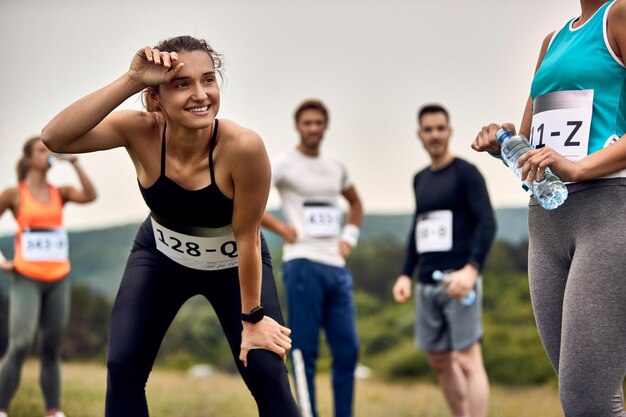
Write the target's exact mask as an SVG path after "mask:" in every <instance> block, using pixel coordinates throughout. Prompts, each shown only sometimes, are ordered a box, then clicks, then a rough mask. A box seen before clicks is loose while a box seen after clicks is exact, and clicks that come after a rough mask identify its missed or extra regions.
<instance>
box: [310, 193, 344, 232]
mask: <svg viewBox="0 0 626 417" xmlns="http://www.w3.org/2000/svg"><path fill="white" fill-rule="evenodd" d="M302 213H303V215H304V234H305V236H307V237H315V238H319V237H337V236H339V234H340V233H341V217H342V216H341V210H340V209H339V207H337V206H336V205H334V204H332V203H326V202H305V203H304V206H303V208H302Z"/></svg>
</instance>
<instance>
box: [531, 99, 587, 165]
mask: <svg viewBox="0 0 626 417" xmlns="http://www.w3.org/2000/svg"><path fill="white" fill-rule="evenodd" d="M592 113H593V90H573V91H554V92H552V93H547V94H543V95H541V96H539V97H537V98H535V101H534V102H533V121H532V129H531V132H530V144H531V145H532V146H533V147H534V148H537V149H538V148H541V147H543V146H549V147H551V148H554V150H556V151H557V152H558V153H559V154H561V155H562V156H564V157H565V158H567V159H569V160H572V161H577V160H579V159H581V158H584V157H585V156H587V152H588V149H589V131H590V129H591V115H592Z"/></svg>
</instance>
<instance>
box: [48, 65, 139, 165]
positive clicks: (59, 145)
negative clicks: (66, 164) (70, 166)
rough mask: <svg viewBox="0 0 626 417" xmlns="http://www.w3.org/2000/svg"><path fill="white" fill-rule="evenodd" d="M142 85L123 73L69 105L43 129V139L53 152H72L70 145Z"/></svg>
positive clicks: (136, 91)
mask: <svg viewBox="0 0 626 417" xmlns="http://www.w3.org/2000/svg"><path fill="white" fill-rule="evenodd" d="M143 88H144V86H143V85H141V84H139V83H138V82H136V81H133V80H132V79H131V78H130V77H129V76H128V74H124V75H122V76H121V77H119V78H118V79H116V80H115V81H113V82H112V83H110V84H108V85H107V86H105V87H103V88H101V89H99V90H97V91H94V92H93V93H91V94H89V95H87V96H85V97H83V98H81V99H80V100H78V101H76V102H74V103H73V104H71V105H69V106H68V107H66V108H65V109H64V110H62V111H61V112H60V113H59V114H57V115H56V116H55V117H54V118H53V119H52V120H51V121H50V122H49V123H48V124H47V125H46V126H45V127H44V128H43V130H42V132H41V139H42V140H43V142H44V143H45V144H46V146H47V147H48V148H50V149H51V150H52V151H54V152H60V153H62V152H71V151H72V149H71V147H70V146H69V145H71V144H72V143H73V142H75V141H76V140H78V139H80V138H81V137H83V136H84V135H86V134H87V133H88V132H89V131H91V130H92V129H93V128H94V127H96V126H97V125H98V124H99V123H100V122H101V121H102V120H103V119H104V118H105V117H106V116H107V115H108V114H109V113H111V112H112V111H113V110H114V109H115V108H116V107H118V106H119V105H120V104H122V103H123V102H124V101H125V100H126V99H127V98H129V97H131V96H132V95H134V94H136V93H138V92H140V91H141V90H142V89H143Z"/></svg>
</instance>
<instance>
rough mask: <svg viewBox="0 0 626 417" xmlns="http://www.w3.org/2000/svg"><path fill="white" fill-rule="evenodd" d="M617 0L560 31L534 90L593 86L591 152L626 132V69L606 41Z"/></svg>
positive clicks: (534, 94)
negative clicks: (583, 21) (580, 23)
mask: <svg viewBox="0 0 626 417" xmlns="http://www.w3.org/2000/svg"><path fill="white" fill-rule="evenodd" d="M614 2H615V0H613V1H609V2H607V3H606V4H604V5H603V6H601V7H600V8H599V9H598V10H597V11H596V13H595V14H594V15H593V16H592V17H591V19H589V20H588V21H587V22H585V24H584V25H582V26H581V27H578V28H572V24H573V22H574V20H575V19H571V20H570V21H568V22H567V24H566V25H565V26H564V27H563V28H561V29H560V30H559V31H558V32H556V33H555V35H554V36H553V38H552V41H551V43H550V45H549V47H548V50H547V52H546V54H545V56H544V58H543V61H542V62H541V65H540V67H539V69H538V70H537V72H536V74H535V77H534V78H533V82H532V86H531V91H530V95H531V98H532V99H533V100H535V99H536V98H537V97H539V96H541V95H543V94H547V93H551V92H555V91H570V90H593V110H592V115H591V125H590V133H589V147H588V150H587V154H591V153H593V152H596V151H598V150H599V149H602V148H603V147H604V146H606V145H607V144H609V143H610V142H611V141H612V140H616V139H619V138H620V137H622V135H623V134H624V132H626V117H625V113H626V67H625V66H624V64H623V63H622V62H620V61H619V59H618V58H617V56H616V55H615V54H614V52H613V51H612V50H611V47H610V45H609V43H608V40H607V16H608V12H609V8H610V7H611V5H612V4H613V3H614ZM536 104H537V103H536V102H535V105H536Z"/></svg>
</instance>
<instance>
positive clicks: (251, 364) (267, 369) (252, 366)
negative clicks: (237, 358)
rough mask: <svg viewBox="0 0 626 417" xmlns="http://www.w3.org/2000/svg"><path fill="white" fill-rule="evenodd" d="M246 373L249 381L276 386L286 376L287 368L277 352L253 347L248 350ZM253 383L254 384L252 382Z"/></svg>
mask: <svg viewBox="0 0 626 417" xmlns="http://www.w3.org/2000/svg"><path fill="white" fill-rule="evenodd" d="M246 373H247V374H248V377H249V379H250V380H251V382H257V383H259V384H262V385H264V386H277V385H280V384H281V383H282V381H283V379H284V378H285V377H286V373H287V369H286V367H285V364H284V363H283V361H282V360H281V359H280V357H279V356H278V355H277V354H275V353H273V352H270V351H268V350H263V349H253V350H251V351H250V352H248V366H247V367H246ZM253 385H256V384H254V383H253Z"/></svg>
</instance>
